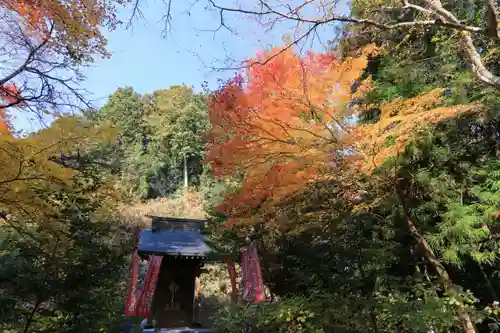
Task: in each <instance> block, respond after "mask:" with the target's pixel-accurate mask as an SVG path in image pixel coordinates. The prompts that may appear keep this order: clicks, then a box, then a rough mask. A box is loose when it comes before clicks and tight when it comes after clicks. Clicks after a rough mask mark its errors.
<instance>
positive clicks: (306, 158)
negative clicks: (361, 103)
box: [206, 48, 367, 223]
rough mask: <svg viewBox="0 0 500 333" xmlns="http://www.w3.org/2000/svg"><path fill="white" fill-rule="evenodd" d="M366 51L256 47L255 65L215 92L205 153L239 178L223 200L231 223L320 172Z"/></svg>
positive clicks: (221, 170)
mask: <svg viewBox="0 0 500 333" xmlns="http://www.w3.org/2000/svg"><path fill="white" fill-rule="evenodd" d="M366 55H367V54H363V55H362V56H361V57H359V58H353V59H351V58H349V59H343V60H340V59H336V58H335V57H334V56H333V55H331V54H317V53H309V54H307V55H306V56H304V57H301V56H298V55H296V54H294V53H293V51H292V50H291V49H280V48H276V49H273V50H271V51H270V52H265V53H261V54H258V55H257V56H256V58H255V59H254V60H253V61H251V62H252V63H255V65H253V66H250V67H249V68H248V69H247V70H246V71H245V72H244V73H243V74H242V75H238V76H236V77H235V78H233V79H232V80H230V81H229V82H227V84H226V85H225V86H223V87H222V88H221V89H220V90H219V91H217V92H216V93H215V94H214V95H213V96H212V98H211V100H210V104H209V117H210V121H211V124H212V129H211V130H210V132H209V133H208V138H209V142H210V146H209V150H208V154H207V158H206V161H207V162H208V163H210V164H211V166H212V170H213V172H214V175H215V176H216V177H233V178H234V177H236V178H237V179H240V180H241V183H242V185H241V188H240V189H239V190H238V191H236V192H235V193H233V194H230V195H228V196H226V197H225V201H224V203H223V204H222V205H220V206H219V207H218V208H219V210H220V211H221V212H222V213H223V214H224V215H226V216H230V217H231V220H230V222H229V223H231V222H232V221H234V220H235V219H239V220H241V221H244V220H248V218H253V217H255V212H256V210H259V211H261V212H265V211H266V210H267V209H272V208H273V205H274V203H275V202H276V201H278V200H282V199H283V198H285V197H287V196H289V195H291V194H292V193H294V192H296V191H297V190H298V189H300V188H302V187H304V186H305V185H306V184H307V183H308V182H310V181H314V180H317V179H318V178H319V177H321V175H322V171H323V170H324V169H325V168H327V167H328V163H329V161H331V159H332V156H333V155H331V154H332V151H334V150H335V149H338V148H339V147H341V146H342V144H343V143H341V141H342V140H341V139H340V137H341V135H339V132H338V130H337V129H336V128H335V127H334V126H331V124H332V123H338V122H343V119H344V117H345V114H346V109H347V103H348V102H349V101H351V100H352V94H351V86H352V85H353V83H354V82H355V81H356V80H357V79H358V78H359V76H360V74H361V73H362V71H363V70H364V68H365V67H366V64H367V57H366ZM259 64H264V65H259Z"/></svg>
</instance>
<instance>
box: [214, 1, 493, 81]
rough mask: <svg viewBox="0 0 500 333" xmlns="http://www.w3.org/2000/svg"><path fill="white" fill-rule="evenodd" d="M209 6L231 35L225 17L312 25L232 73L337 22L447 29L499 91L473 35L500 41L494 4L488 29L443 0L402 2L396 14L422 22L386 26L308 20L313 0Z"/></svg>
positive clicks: (330, 17) (337, 18) (331, 16)
mask: <svg viewBox="0 0 500 333" xmlns="http://www.w3.org/2000/svg"><path fill="white" fill-rule="evenodd" d="M207 1H208V2H209V4H210V5H211V6H212V7H213V8H215V9H217V10H218V11H219V12H220V16H221V26H224V27H225V28H226V29H228V30H229V31H231V29H230V28H229V27H227V26H226V25H225V24H224V21H223V15H224V13H241V14H245V15H253V16H256V17H268V18H269V19H270V23H269V24H270V25H271V28H272V27H273V26H274V24H275V23H276V22H278V21H291V22H297V23H301V24H306V25H309V29H308V30H307V32H306V33H304V34H301V35H300V36H299V37H297V38H295V40H294V41H293V42H291V43H288V45H287V46H286V48H285V49H284V50H282V51H279V52H278V53H277V54H276V55H273V56H271V57H270V58H269V59H267V60H266V61H265V62H254V63H247V64H245V65H244V66H239V67H236V68H234V67H233V68H231V69H241V68H245V67H248V66H252V65H255V64H260V65H263V64H265V63H267V62H268V61H269V60H271V59H272V58H274V57H275V56H277V55H279V54H280V52H283V51H286V50H287V49H288V48H290V47H293V46H295V45H297V44H298V43H299V42H301V41H302V40H304V39H306V38H307V36H308V35H309V34H311V33H315V31H316V29H317V28H318V27H319V26H322V25H326V24H330V23H334V22H344V23H351V24H355V25H363V26H371V27H374V28H377V29H381V30H402V29H409V28H425V27H432V26H437V27H443V28H447V29H452V30H455V31H457V32H458V34H457V35H458V38H459V41H460V45H461V47H462V54H463V55H464V60H465V61H466V62H467V63H468V64H469V65H470V67H471V70H472V72H473V73H474V75H475V76H476V78H477V79H478V80H480V81H482V82H484V83H486V84H488V85H490V86H493V87H496V88H500V77H499V76H496V75H495V74H494V73H493V72H491V71H490V70H489V69H488V68H486V66H485V64H484V61H483V59H482V58H481V55H480V54H479V52H478V50H477V48H476V47H475V45H474V42H473V39H472V36H471V34H478V35H482V36H483V37H486V38H490V39H492V40H494V41H495V42H498V41H500V35H499V30H498V21H497V18H496V11H497V9H496V5H495V1H494V0H484V2H485V6H486V21H487V22H486V23H487V24H486V26H487V27H486V28H485V27H483V26H473V25H468V24H464V23H462V22H461V21H460V20H459V19H458V18H457V16H455V15H454V14H453V13H451V12H450V11H448V10H446V9H445V8H444V7H443V5H442V3H441V1H440V0H421V1H420V3H419V4H418V5H417V4H413V3H410V1H409V0H401V6H400V7H397V8H392V9H393V10H401V9H411V10H414V11H416V12H418V13H421V14H423V16H424V17H423V19H417V20H411V21H402V22H398V21H397V20H396V21H395V22H394V21H393V22H384V21H383V20H374V19H368V18H363V17H361V18H357V17H352V16H344V15H337V14H335V13H333V10H328V11H327V12H326V13H325V15H323V16H322V17H315V18H307V17H305V16H303V15H301V13H300V12H301V10H302V9H303V8H304V7H305V6H306V5H308V4H311V3H312V0H304V2H303V3H302V4H301V5H299V6H297V7H295V8H292V7H291V6H290V5H280V6H274V7H273V6H271V5H270V4H269V3H268V2H266V1H264V0H259V1H258V3H259V6H260V10H252V9H246V8H229V7H224V6H220V5H218V4H216V3H215V0H207ZM281 7H285V10H281V9H280V8H281Z"/></svg>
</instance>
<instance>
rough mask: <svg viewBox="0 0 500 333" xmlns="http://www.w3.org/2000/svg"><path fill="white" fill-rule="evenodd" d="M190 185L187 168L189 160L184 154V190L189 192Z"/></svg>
mask: <svg viewBox="0 0 500 333" xmlns="http://www.w3.org/2000/svg"><path fill="white" fill-rule="evenodd" d="M188 185H189V182H188V167H187V159H186V154H184V189H185V190H187V188H188Z"/></svg>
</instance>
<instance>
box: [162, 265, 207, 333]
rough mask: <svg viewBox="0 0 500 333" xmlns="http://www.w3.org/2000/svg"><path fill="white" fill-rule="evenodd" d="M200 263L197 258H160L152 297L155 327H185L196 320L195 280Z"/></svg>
mask: <svg viewBox="0 0 500 333" xmlns="http://www.w3.org/2000/svg"><path fill="white" fill-rule="evenodd" d="M201 265H202V262H201V261H200V260H199V259H189V258H185V257H182V256H178V257H171V256H165V257H164V258H163V261H162V264H161V268H160V276H159V278H158V283H157V285H156V293H155V298H154V299H153V315H154V319H155V321H156V326H157V327H161V328H172V327H188V326H191V325H192V324H193V322H196V319H197V318H195V316H194V315H195V307H196V302H195V280H196V278H197V276H199V270H200V268H201Z"/></svg>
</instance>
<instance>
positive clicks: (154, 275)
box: [136, 256, 163, 318]
mask: <svg viewBox="0 0 500 333" xmlns="http://www.w3.org/2000/svg"><path fill="white" fill-rule="evenodd" d="M162 259H163V257H162V256H150V257H149V260H148V271H147V273H146V279H145V281H144V288H143V289H142V293H141V297H140V298H139V301H138V302H137V312H136V315H137V316H140V317H145V318H146V317H149V315H150V314H151V303H152V301H153V296H154V294H155V291H156V283H157V282H158V276H159V275H160V267H161V261H162Z"/></svg>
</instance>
